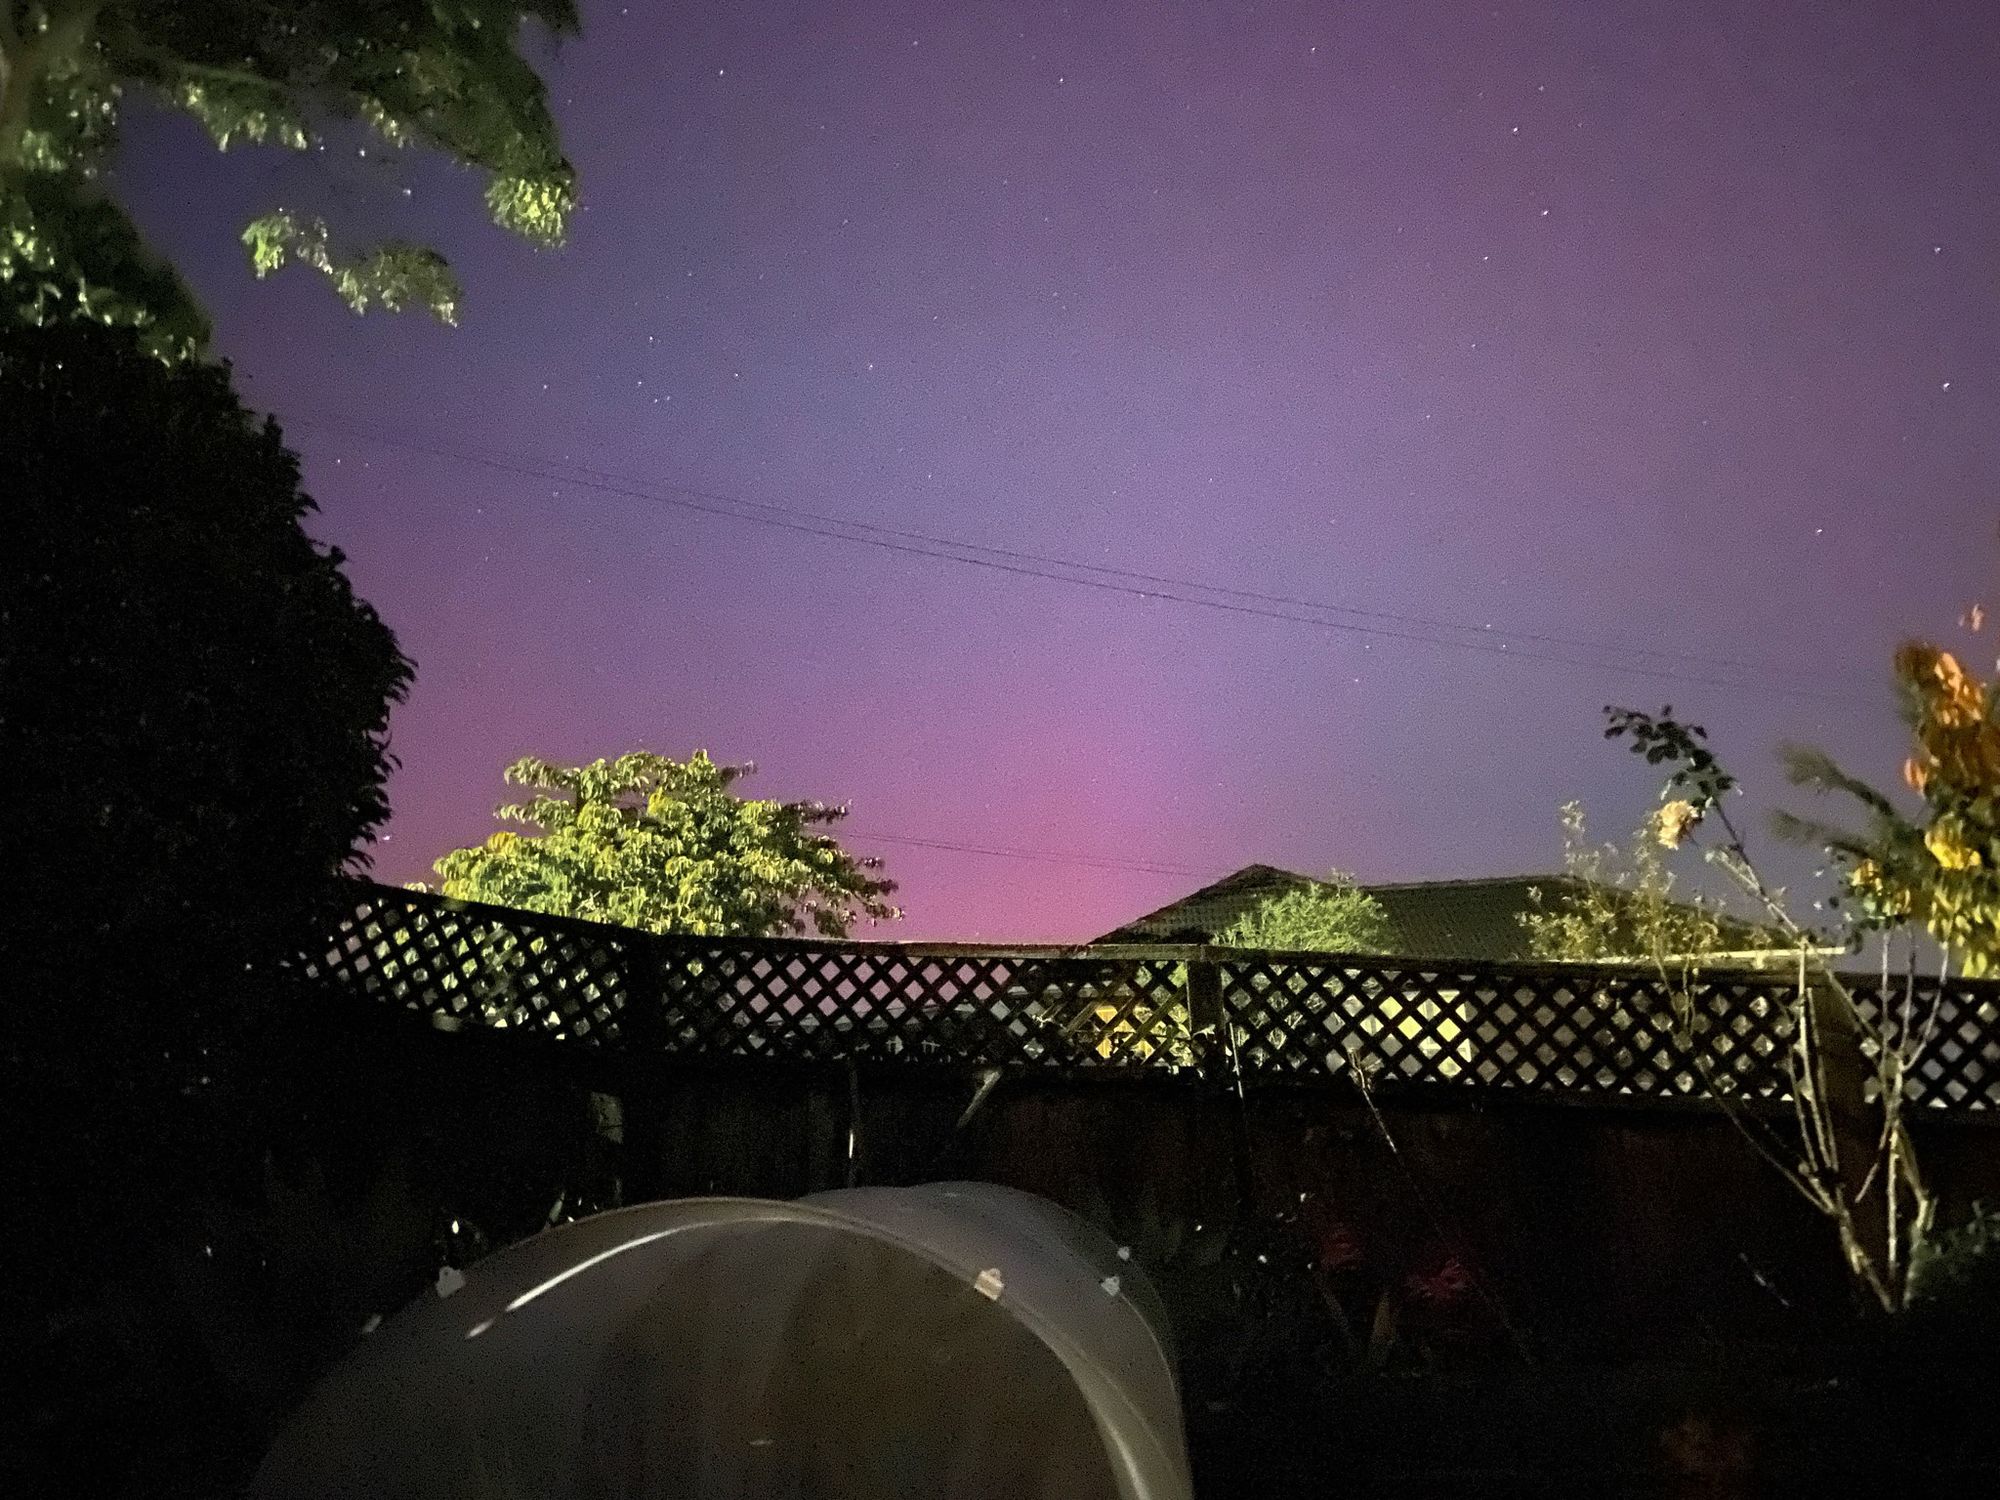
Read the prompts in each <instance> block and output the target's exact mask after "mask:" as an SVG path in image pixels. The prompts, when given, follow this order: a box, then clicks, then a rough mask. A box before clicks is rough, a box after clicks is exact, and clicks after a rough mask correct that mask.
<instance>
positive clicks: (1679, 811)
mask: <svg viewBox="0 0 2000 1500" xmlns="http://www.w3.org/2000/svg"><path fill="white" fill-rule="evenodd" d="M1700 822H1701V814H1700V813H1699V812H1697V811H1696V810H1695V805H1694V804H1693V803H1692V802H1689V801H1688V800H1687V799H1686V798H1684V797H1676V798H1675V799H1674V800H1673V801H1672V802H1669V803H1667V804H1666V805H1665V806H1663V807H1662V808H1661V809H1660V810H1659V811H1658V812H1657V813H1655V814H1653V837H1654V838H1655V839H1657V840H1658V841H1659V844H1660V847H1661V848H1662V849H1678V848H1680V846H1681V842H1682V841H1683V840H1684V839H1686V838H1687V836H1688V834H1689V833H1691V832H1692V831H1693V830H1694V827H1695V825H1696V824H1698V823H1700Z"/></svg>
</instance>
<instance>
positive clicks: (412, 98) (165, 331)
mask: <svg viewBox="0 0 2000 1500" xmlns="http://www.w3.org/2000/svg"><path fill="white" fill-rule="evenodd" d="M527 18H532V19H534V20H537V21H540V22H541V23H542V24H543V25H544V26H545V27H547V28H548V29H549V30H550V31H551V32H552V33H555V34H557V35H566V34H570V33H573V32H575V30H576V28H577V16H576V7H575V5H574V0H452V3H449V4H445V3H440V0H295V3H294V0H0V305H4V307H5V309H6V311H7V312H8V313H9V314H10V315H11V316H12V317H14V318H16V319H24V320H26V321H28V322H31V323H41V322H45V321H48V320H49V319H51V318H55V317H68V316H77V315H81V316H84V317H87V318H91V319H94V320H96V321H99V322H104V323H113V324H123V325H127V326H130V327H133V328H135V329H137V330H139V331H140V334H141V336H142V338H143V339H144V340H145V342H146V345H147V347H148V348H149V349H150V350H151V351H152V352H154V353H155V354H158V355H161V356H165V357H185V356H187V355H190V354H192V353H195V352H196V351H198V350H199V349H200V348H201V347H202V346H203V345H204V344H205V343H206V341H207V335H208V329H207V323H206V319H205V318H204V317H203V315H202V313H201V311H200V309H199V308H198V307H197V306H196V304H195V302H194V299H193V297H192V296H191V295H190V294H189V292H188V290H187V288H186V286H185V285H184V284H183V283H182V282H181V280H180V278H179V277H178V276H177V275H176V274H175V273H174V271H173V269H172V268H171V267H170V266H168V265H166V264H165V263H164V262H163V261H161V260H159V259H158V258H157V257H155V256H153V255H152V254H150V253H149V252H148V250H147V249H146V246H145V245H144V243H143V241H142V240H141V238H140V236H139V233H138V231H137V230H136V229H135V228H134V227H133V225H132V223H131V221H130V219H128V218H127V217H126V215H125V214H124V212H123V211H122V210H121V209H120V208H119V207H118V206H117V204H116V203H115V202H113V201H112V199H111V198H110V197H109V195H108V193H107V192H106V188H105V181H104V175H103V172H104V167H105V164H106V162H107V160H108V158H109V156H110V153H111V151H112V149H113V147H114V145H115V144H116V140H117V134H118V127H119V120H120V113H121V110H122V107H123V103H124V100H125V98H126V97H127V96H128V95H129V94H131V93H134V92H139V93H143V94H144V95H145V96H146V97H147V98H149V99H150V100H151V101H152V102H154V103H156V104H158V105H162V106H165V107H167V108H171V109H176V110H180V111H183V112H185V113H187V114H190V115H192V116H194V117H195V119H197V120H198V121H200V122H201V124H202V126H203V127H204V128H205V129H206V130H207V131H208V133H209V135H210V136H211V137H212V138H213V140H214V141H215V143H216V145H217V146H218V147H220V148H222V149H225V150H226V149H228V148H229V147H231V146H235V145H240V144H248V145H266V146H273V147H280V148H284V149H289V150H293V151H312V150H315V149H318V148H321V147H322V146H323V145H324V144H325V143H326V139H327V136H328V133H329V132H330V131H333V130H337V129H338V128H339V127H340V126H341V125H343V124H346V123H354V124H358V125H359V126H361V127H363V128H365V129H366V130H367V131H369V132H371V133H372V135H373V137H374V138H375V139H376V141H377V142H378V143H379V145H380V146H381V147H386V148H387V149H388V150H390V151H399V150H403V149H405V148H419V149H428V150H432V151H437V152H441V153H443V154H444V155H446V156H448V157H451V158H452V159H454V160H456V161H458V162H460V163H462V164H464V165H466V166H468V167H471V168H473V169H475V170H477V171H479V172H481V173H483V174H484V175H485V177H486V179H487V186H486V204H487V208H488V210H489V211H490V213H491V214H492V217H493V221H494V222H495V223H496V224H498V225H500V226H501V227H502V228H503V229H507V230H510V231H512V232H513V233H516V234H520V235H523V236H525V237H527V238H528V239H530V240H532V241H534V242H536V243H537V244H542V245H555V244H559V243H560V242H561V241H562V238H563V235H564V230H565V225H566V223H567V220H568V217H569V214H570V212H571V210H572V208H573V207H574V204H575V201H576V180H575V174H574V172H573V171H572V170H571V168H570V164H569V163H568V162H567V161H566V160H564V158H563V154H562V149H561V146H560V144H559V142H558V140H557V135H556V129H555V124H554V122H553V120H552V119H551V118H550V115H549V110H548V103H547V99H546V97H545V91H544V88H543V85H542V82H541V79H540V78H539V77H538V76H537V75H536V73H535V71H534V69H533V68H532V67H530V66H529V64H528V63H527V62H526V61H525V60H524V59H523V58H522V56H521V55H520V52H519V50H518V43H519V39H520V32H521V23H522V21H523V20H524V19H527ZM243 242H244V244H245V246H246V247H247V248H248V251H249V256H250V263H251V266H252V269H253V270H254V271H255V272H256V274H257V275H259V276H266V275H269V274H270V273H271V272H273V271H276V270H279V269H281V268H282V267H284V266H285V265H286V264H288V263H290V262H293V261H296V262H299V263H301V264H304V265H307V266H310V267H312V268H313V269H315V270H318V271H320V272H321V273H323V274H324V275H326V276H327V277H328V278H329V279H330V280H331V281H332V283H333V285H334V288H335V289H336V290H337V291H338V292H339V294H340V296H341V297H342V298H343V299H344V300H345V301H346V302H347V303H348V305H349V306H350V307H352V308H354V309H355V310H356V311H357V312H359V311H364V310H366V309H367V308H369V307H371V306H377V305H379V306H382V307H386V308H390V309H396V308H401V307H406V306H423V307H427V308H429V309H430V310H431V311H432V312H433V313H434V314H436V315H437V316H438V317H439V318H441V319H443V320H444V321H446V322H450V321H452V320H453V318H454V316H455V312H456V308H457V304H458V299H459V291H458V286H457V282H456V280H455V279H454V277H453V276H452V273H451V271H450V268H449V267H448V266H447V265H446V263H445V261H444V259H443V257H442V256H440V255H439V254H438V253H437V252H436V251H435V250H432V249H430V248H428V247H426V246H422V245H414V244H410V243H407V242H403V241H389V242H387V243H383V244H378V245H372V246H366V247H360V248H350V247H343V246H341V245H339V244H337V243H336V241H335V239H334V236H333V233H332V231H331V229H330V228H329V227H328V225H327V224H326V223H325V221H323V220H322V219H320V218H318V217H316V216H313V215H310V214H306V213H301V212H298V211H296V210H293V209H289V208H284V207H279V208H276V209H274V210H273V211H272V212H270V213H268V214H266V215H264V216H262V217H260V218H258V219H256V220H255V221H254V222H252V223H251V224H250V225H249V226H248V227H247V228H246V229H245V230H244V232H243Z"/></svg>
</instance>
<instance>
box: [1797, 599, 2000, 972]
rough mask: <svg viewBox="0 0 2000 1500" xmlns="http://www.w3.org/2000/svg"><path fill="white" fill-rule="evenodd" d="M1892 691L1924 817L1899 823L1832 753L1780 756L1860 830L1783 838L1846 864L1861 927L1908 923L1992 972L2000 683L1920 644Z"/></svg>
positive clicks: (1998, 953) (1998, 968) (1907, 775)
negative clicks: (1859, 818) (1851, 814)
mask: <svg viewBox="0 0 2000 1500" xmlns="http://www.w3.org/2000/svg"><path fill="white" fill-rule="evenodd" d="M1968 618H1969V621H1970V622H1971V623H1973V624H1974V625H1975V626H1976V625H1977V624H1978V623H1980V622H1981V619H1982V617H1981V615H1980V614H1979V612H1978V611H1974V612H1973V613H1972V614H1971V615H1970V616H1969V617H1968ZM1896 682H1897V686H1898V688H1899V689H1900V691H1901V696H1902V701H1903V714H1904V718H1905V720H1906V721H1907V722H1908V724H1909V726H1910V730H1911V734H1912V736H1913V738H1914V740H1915V744H1914V746H1913V747H1912V750H1911V754H1910V756H1909V758H1908V760H1906V761H1905V762H1904V764H1903V779H1904V780H1905V781H1906V782H1907V783H1908V784H1909V787H1910V789H1911V790H1912V791H1914V792H1916V793H1917V794H1918V795H1919V796H1921V797H1922V798H1923V810H1922V812H1921V814H1919V815H1918V816H1915V817H1906V816H1905V815H1904V814H1903V813H1902V812H1901V811H1900V810H1899V809H1898V808H1897V807H1896V806H1895V805H1894V804H1893V803H1891V802H1890V800H1889V799H1888V798H1887V797H1886V796H1884V795H1883V794H1882V793H1881V792H1879V791H1877V790H1875V789H1874V788H1873V787H1871V786H1869V785H1868V784H1866V783H1865V782H1862V781H1860V780H1857V779H1856V778H1855V777H1853V776H1850V775H1848V774H1847V773H1846V772H1844V771H1842V770H1841V769H1840V767H1839V766H1837V765H1836V764H1834V762H1833V761H1832V760H1831V759H1830V758H1829V757H1828V756H1826V755H1824V754H1822V753H1821V752H1819V751H1817V750H1809V749H1798V748H1794V749H1791V750H1788V751H1787V753H1786V760H1787V770H1788V771H1789V773H1790V775H1791V778H1792V780H1793V782H1795V783H1796V784H1798V785H1801V786H1806V787H1810V788H1812V789H1813V790H1815V791H1821V792H1839V793H1842V794H1844V795H1845V796H1847V797H1849V798H1851V799H1852V800H1853V801H1855V802H1857V803H1858V804H1859V805H1860V807H1861V809H1862V811H1863V813H1864V814H1865V816H1866V824H1865V826H1864V828H1863V830H1862V831H1861V832H1859V833H1856V832H1852V831H1850V830H1847V829H1844V828H1838V827H1831V826H1829V825H1827V824H1825V823H1821V822H1818V821H1811V820H1806V819H1801V818H1786V819H1784V820H1783V823H1782V825H1781V826H1782V829H1783V831H1784V832H1786V833H1788V834H1790V835H1792V836H1794V837H1797V838H1800V839H1804V840H1811V841H1813V842H1816V843H1819V844H1821V845H1822V846H1823V847H1825V848H1826V849H1827V850H1828V851H1829V852H1830V853H1832V854H1833V855H1834V856H1835V857H1836V858H1838V859H1840V860H1841V861H1842V862H1843V864H1844V866H1845V869H1844V874H1845V883H1846V886H1847V905H1848V909H1849V915H1850V918H1851V920H1852V921H1853V922H1854V924H1855V925H1856V926H1857V927H1861V928H1864V929H1865V928H1885V927H1894V926H1898V925H1900V924H1902V923H1905V922H1914V923H1916V924H1918V925H1920V926H1922V927H1923V928H1924V929H1925V930H1927V931H1928V932H1929V933H1930V934H1931V936H1932V937H1934V938H1936V939H1937V940H1938V942H1940V943H1942V944H1944V945H1946V947H1947V948H1948V949H1949V950H1950V952H1951V953H1952V954H1953V955H1954V956H1955V957H1956V958H1957V959H1959V960H1960V961H1961V962H1962V964H1963V966H1964V970H1965V972H1966V973H1968V974H1973V975H1990V974H1993V973H1995V972H2000V685H1996V684H1995V683H1992V682H1987V681H1983V680H1982V679H1981V678H1980V677H1979V676H1978V674H1976V673H1974V672H1971V671H1968V670H1967V669H1966V668H1965V666H1964V665H1963V664H1961V663H1960V662H1959V660H1958V658H1957V657H1956V656H1954V655H1953V654H1952V653H1951V652H1949V651H1945V650H1942V649H1941V648H1939V647H1937V646H1934V645H1930V644H1928V643H1925V642H1912V643H1910V644H1908V645H1906V646H1904V647H1903V648H1902V649H1901V650H1900V651H1898V652H1897V653H1896Z"/></svg>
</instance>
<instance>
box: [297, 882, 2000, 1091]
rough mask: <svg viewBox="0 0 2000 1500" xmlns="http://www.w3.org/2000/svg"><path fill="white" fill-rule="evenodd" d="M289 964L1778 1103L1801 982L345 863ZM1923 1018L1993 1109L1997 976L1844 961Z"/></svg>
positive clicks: (844, 1036)
mask: <svg viewBox="0 0 2000 1500" xmlns="http://www.w3.org/2000/svg"><path fill="white" fill-rule="evenodd" d="M354 893H355V903H354V907H353V910H352V912H351V914H350V915H349V916H348V917H346V918H345V919H344V920H343V921H342V922H341V923H340V926H339V930H338V932H337V933H336V934H335V935H334V937H333V939H332V940H331V942H330V943H329V944H328V946H327V948H326V950H325V951H323V952H318V953H312V954H308V955H305V956H303V957H302V958H301V959H300V960H299V961H298V964H297V968H298V970H299V972H300V973H302V974H303V975H304V976H305V977H306V978H307V979H309V980H311V981H314V982H315V983H316V984H317V985H320V986H327V987H332V988H334V989H336V990H340V991H344V992H347V993H350V994H355V995H360V996H365V997H367V998H369V999H371V1000H374V1001H378V1002H381V1003H384V1004H388V1005H392V1006H401V1007H405V1008H408V1009H411V1010H415V1011H419V1012H423V1013H426V1014H428V1015H429V1016H430V1017H431V1018H432V1020H433V1022H434V1024H436V1025H438V1026H441V1027H444V1028H446V1029H453V1028H458V1027H464V1026H478V1027H494V1028H511V1029H517V1030H527V1031H530V1032H533V1033H535V1034H537V1035H539V1036H542V1037H546V1038H551V1039H560V1040H562V1041H565V1042H567V1043H570V1044H572V1045H576V1046H583V1047H601V1048H612V1049H620V1050H625V1051H639V1052H645V1053H651V1054H654V1055H667V1056H679V1057H689V1058H737V1059H772V1060H793V1061H807V1062H810V1061H851V1062H855V1063H893V1064H899V1065H916V1066H921V1065H932V1066H953V1067H958V1068H1000V1069H1005V1070H1025V1071H1029V1072H1039V1073H1051V1072H1054V1073H1070V1074H1079V1073H1081V1074H1100V1075H1115V1074H1117V1073H1120V1072H1126V1073H1129V1072H1130V1071H1131V1070H1134V1069H1144V1070H1147V1073H1148V1075H1149V1076H1163V1075H1164V1076H1172V1077H1176V1078H1180V1079H1185V1080H1187V1081H1189V1082H1194V1083H1199V1082H1202V1081H1208V1082H1217V1081H1220V1082H1221V1083H1223V1084H1224V1085H1225V1086H1229V1087H1238V1088H1240V1087H1243V1086H1245V1085H1253V1086H1254V1085H1257V1084H1260V1083H1264V1082H1270V1081H1289V1082H1293V1083H1313V1082H1321V1083H1324V1082H1326V1081H1328V1080H1331V1079H1335V1078H1339V1077H1341V1076H1342V1075H1343V1074H1347V1073H1349V1072H1350V1070H1359V1071H1360V1072H1361V1073H1362V1074H1363V1075H1364V1076H1365V1077H1366V1078H1367V1080H1368V1081H1369V1082H1370V1083H1371V1085H1381V1086H1383V1087H1385V1088H1400V1087H1403V1086H1407V1085H1413V1084H1429V1085H1443V1086H1449V1087H1458V1088H1488V1089H1529V1090H1540V1091H1546V1092H1551V1093H1558V1094H1564V1095H1572V1096H1579V1097H1599V1098H1602V1097H1606V1096H1627V1097H1634V1098H1640V1099H1668V1098H1672V1099H1702V1098H1708V1097H1712V1096H1714V1095H1717V1094H1723V1093H1727V1094H1732V1095H1736V1096H1741V1097H1747V1098H1753V1099H1757V1098H1761V1099H1771V1100H1778V1099H1782V1098H1784V1097H1785V1096H1786V1095H1787V1093H1788V1089H1789V1073H1788V1066H1787V1059H1788V1056H1789V1054H1790V1051H1791V1044H1792V1016H1793V1013H1794V1003H1793V1002H1794V1000H1795V997H1796V986H1795V985H1794V984H1793V983H1792V982H1791V981H1790V980H1788V979H1787V978H1785V977H1784V976H1781V975H1774V974H1771V973H1768V972H1759V971H1749V970H1725V969H1716V970H1710V971H1708V972H1706V973H1702V974H1698V975H1696V976H1695V977H1694V978H1693V979H1692V980H1691V982H1690V983H1689V984H1688V985H1687V986H1686V987H1685V988H1681V987H1678V986H1668V985H1667V984H1665V983H1664V982H1663V981H1662V980H1661V979H1660V977H1659V976H1658V975H1657V974H1656V973H1654V972H1652V971H1651V970H1650V969H1649V968H1646V967H1644V966H1628V965H1584V964H1505V965H1495V964H1488V963H1477V962H1467V961H1461V960H1436V961H1433V960H1427V959H1417V958H1404V957H1381V956H1372V955H1325V954H1277V953H1256V952H1247V951H1242V950H1237V949H1228V948H1210V947H1197V946H1186V945H1164V946H1146V947H1128V946H1107V947H1081V948H1079V947H1069V948H1058V947H1007V948H1003V947H985V946H962V945H961V946H945V945H937V944H902V943H879V942H873V943H871V942H825V941H812V940H793V939H759V940H755V941H752V940H744V939H728V938H693V937H665V936H658V935H654V934H650V933H643V932H637V931H634V930H631V929H628V928H618V927H608V926H602V925H599V924H596V923H590V922H579V921H573V920H569V919H565V918H559V917H549V916H542V915H539V914H536V913H532V912H524V911H518V910H512V909H507V908H500V907H492V906H481V905H476V904H472V903H467V902H459V901H451V900H447V899H445V898H443V897H439V896H433V895H428V894H425V893H421V892H415V891H408V890H399V889H394V888H390V887H385V886H377V885H371V884H360V883H357V884H356V885H355V886H354ZM1847 982H1848V984H1849V986H1850V988H1851V990H1852V991H1853V993H1854V994H1855V996H1856V997H1857V999H1858V1000H1859V1002H1860V1003H1861V1005H1862V1007H1863V1008H1864V1010H1870V1011H1872V1012H1873V1013H1874V1014H1877V1015H1880V1014H1883V1013H1884V1012H1885V1010H1886V1013H1887V1014H1888V1016H1889V1017H1890V1020H1891V1022H1892V1027H1893V1026H1898V1025H1907V1026H1908V1027H1910V1028H1911V1030H1910V1032H1909V1034H1910V1035H1911V1036H1913V1037H1916V1036H1921V1037H1922V1038H1924V1041H1923V1045H1922V1050H1921V1052H1920V1054H1919V1058H1918V1062H1917V1065H1916V1066H1915V1067H1914V1068H1913V1069H1912V1070H1911V1072H1910V1075H1909V1081H1908V1089H1909V1094H1910V1097H1911V1099H1912V1100H1913V1101H1915V1102H1917V1103H1919V1104H1922V1105H1926V1106H1933V1107H1937V1108H1941V1109H1947V1110H1953V1111H1984V1110H1996V1109H2000V983H1993V982H1984V981H1963V980H1954V981H1949V982H1942V983H1941V982H1940V981H1938V980H1936V979H1934V978H1933V979H1922V978H1920V979H1919V980H1918V981H1917V984H1916V989H1915V992H1914V994H1913V995H1910V994H1907V993H1906V991H1905V987H1904V984H1903V982H1902V981H1901V980H1895V981H1892V982H1891V983H1890V984H1889V985H1888V986H1887V987H1886V988H1885V987H1884V985H1883V984H1882V982H1881V980H1880V979H1879V978H1876V977H1868V976H1847Z"/></svg>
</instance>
